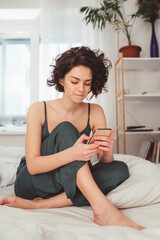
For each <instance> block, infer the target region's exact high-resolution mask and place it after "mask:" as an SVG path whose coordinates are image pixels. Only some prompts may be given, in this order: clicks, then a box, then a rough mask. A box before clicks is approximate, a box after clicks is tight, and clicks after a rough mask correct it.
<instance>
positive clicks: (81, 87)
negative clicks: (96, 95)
mask: <svg viewBox="0 0 160 240" xmlns="http://www.w3.org/2000/svg"><path fill="white" fill-rule="evenodd" d="M78 89H79V91H81V92H83V91H84V86H83V84H79V88H78Z"/></svg>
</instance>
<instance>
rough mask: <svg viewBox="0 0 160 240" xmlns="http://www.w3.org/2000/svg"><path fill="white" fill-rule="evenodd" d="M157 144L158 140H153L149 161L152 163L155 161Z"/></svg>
mask: <svg viewBox="0 0 160 240" xmlns="http://www.w3.org/2000/svg"><path fill="white" fill-rule="evenodd" d="M157 144H158V141H154V146H153V153H152V159H151V162H153V163H155V162H156V152H157Z"/></svg>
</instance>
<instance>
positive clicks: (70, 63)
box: [47, 46, 112, 98]
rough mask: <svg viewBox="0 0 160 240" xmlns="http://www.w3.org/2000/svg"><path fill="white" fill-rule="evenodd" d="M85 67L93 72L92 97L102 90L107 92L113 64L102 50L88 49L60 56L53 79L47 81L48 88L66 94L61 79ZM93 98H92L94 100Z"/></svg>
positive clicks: (68, 52) (56, 62)
mask: <svg viewBox="0 0 160 240" xmlns="http://www.w3.org/2000/svg"><path fill="white" fill-rule="evenodd" d="M80 65H82V66H85V67H88V68H90V69H91V71H92V84H91V92H92V97H93V96H95V97H97V96H98V95H99V94H100V93H101V92H102V90H103V91H105V92H107V88H106V86H105V85H106V82H107V80H108V75H109V69H110V68H111V67H112V65H111V62H110V61H109V60H108V59H107V58H105V54H104V53H103V52H101V51H100V50H91V49H90V48H88V47H85V46H82V47H75V48H71V49H69V50H68V51H66V52H64V53H63V54H61V55H58V56H57V57H56V59H55V65H50V66H52V67H53V72H52V74H51V79H47V85H48V86H54V85H55V88H56V90H58V91H59V92H64V87H63V86H62V85H61V84H60V83H59V81H60V79H61V78H64V77H65V75H66V74H67V73H68V72H69V71H70V70H71V69H72V68H73V67H76V66H80ZM92 97H91V98H92Z"/></svg>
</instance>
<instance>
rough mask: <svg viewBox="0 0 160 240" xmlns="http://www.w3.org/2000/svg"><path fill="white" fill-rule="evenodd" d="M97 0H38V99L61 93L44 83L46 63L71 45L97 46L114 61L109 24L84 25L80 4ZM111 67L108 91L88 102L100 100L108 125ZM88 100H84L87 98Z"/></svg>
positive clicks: (111, 100) (111, 102)
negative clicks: (39, 3) (39, 47)
mask: <svg viewBox="0 0 160 240" xmlns="http://www.w3.org/2000/svg"><path fill="white" fill-rule="evenodd" d="M99 3H100V1H99V0H79V1H75V0H54V1H53V0H41V13H42V14H41V51H40V59H41V61H40V70H41V72H40V77H41V80H40V91H39V93H40V99H41V100H42V99H43V100H44V99H53V98H57V97H60V96H61V94H60V93H58V92H56V91H55V90H54V88H53V87H51V88H49V87H47V86H46V79H47V77H48V75H49V64H50V63H51V62H52V58H53V59H54V58H55V56H56V55H57V54H59V53H62V52H64V51H65V50H67V49H69V48H70V47H72V46H80V45H85V46H88V47H90V48H91V49H100V50H101V51H104V52H105V54H106V56H107V57H108V58H109V59H110V60H111V62H112V63H113V62H114V61H115V58H116V51H117V49H116V48H115V47H114V46H115V43H114V37H115V36H114V32H113V30H112V28H111V26H110V25H109V24H107V26H106V28H105V29H104V30H103V31H101V30H99V29H98V28H97V27H95V29H93V27H92V25H91V24H88V25H87V26H86V24H85V22H84V21H83V17H84V16H83V15H82V14H81V13H80V11H79V10H80V8H81V7H82V6H92V7H97V6H98V5H99ZM113 73H114V71H113V68H112V70H111V72H110V76H109V80H108V83H107V86H108V93H104V94H101V95H100V96H98V98H97V99H95V98H93V99H92V100H91V101H90V102H95V103H98V104H100V105H101V106H102V107H103V109H104V112H105V115H106V118H107V122H108V124H107V125H108V127H113V125H114V115H115V110H114V105H115V104H114V94H113V93H114V74H113ZM86 101H87V100H86Z"/></svg>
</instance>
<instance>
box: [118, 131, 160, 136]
mask: <svg viewBox="0 0 160 240" xmlns="http://www.w3.org/2000/svg"><path fill="white" fill-rule="evenodd" d="M125 133H126V135H136V134H139V135H140V134H141V135H142V134H149V135H156V134H159V135H160V131H158V130H154V131H144V132H143V131H142V132H125ZM119 134H123V132H122V131H119Z"/></svg>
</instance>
